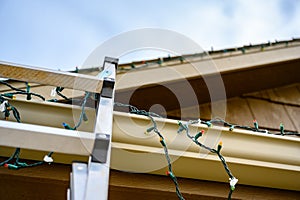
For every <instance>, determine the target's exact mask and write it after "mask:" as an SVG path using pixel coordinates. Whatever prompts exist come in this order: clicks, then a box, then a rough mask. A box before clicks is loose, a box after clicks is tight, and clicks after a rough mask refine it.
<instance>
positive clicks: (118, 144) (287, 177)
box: [0, 101, 300, 190]
mask: <svg viewBox="0 0 300 200" xmlns="http://www.w3.org/2000/svg"><path fill="white" fill-rule="evenodd" d="M10 103H11V104H12V105H14V106H16V107H17V108H18V109H19V111H20V113H21V117H22V120H23V122H24V123H25V124H18V123H16V122H7V121H2V120H1V121H0V146H3V147H4V146H6V147H21V148H25V149H31V150H38V151H54V152H56V153H60V154H54V155H57V157H56V159H55V161H56V162H63V163H64V162H66V161H65V160H64V159H63V157H60V155H81V156H84V157H87V156H88V155H89V152H91V149H92V144H93V139H94V135H93V134H92V133H91V132H90V131H91V128H90V126H91V124H94V120H95V119H94V114H93V109H87V114H88V117H89V124H90V125H87V124H84V125H83V127H82V130H80V131H70V130H64V129H62V128H58V127H60V123H61V122H62V121H60V120H61V118H60V115H62V114H63V120H64V121H65V122H70V121H72V120H73V115H72V106H70V105H64V104H55V103H43V102H33V101H10ZM32 108H35V110H33V109H32ZM51 110H52V111H51ZM79 110H80V107H77V106H73V111H74V113H76V112H78V111H79ZM59 111H62V112H59ZM32 116H34V117H32ZM45 118H47V119H48V121H47V122H45V121H42V120H43V119H45ZM38 119H41V121H39V120H38ZM156 120H157V125H158V128H159V129H160V131H161V133H162V134H163V135H164V137H165V141H166V144H167V146H168V148H169V154H170V156H171V159H172V160H173V161H175V162H174V163H173V167H174V172H175V174H176V175H177V176H180V177H186V178H195V179H201V180H211V181H224V182H227V181H228V177H227V174H226V173H225V171H224V169H223V167H222V165H221V162H220V161H219V159H218V158H217V157H216V156H215V155H211V154H207V151H205V150H202V151H201V154H200V153H199V150H200V149H199V147H198V146H196V145H195V144H192V143H191V141H190V140H189V139H188V138H187V137H186V136H185V133H181V134H178V133H177V128H178V125H177V121H176V120H170V119H162V118H157V119H156ZM32 121H35V122H37V123H39V122H40V123H41V124H37V125H28V124H26V123H32ZM46 123H47V124H48V125H47V126H45V124H46ZM113 123H114V124H113V145H112V147H113V149H112V161H111V168H113V169H118V170H123V171H131V172H146V173H154V174H165V167H166V160H165V157H164V154H163V150H162V147H161V145H160V142H159V138H158V137H157V136H156V135H155V134H154V133H150V135H146V134H145V133H144V132H145V130H146V129H147V128H149V127H150V126H151V123H150V121H149V119H148V118H146V117H143V116H137V115H132V114H127V113H121V112H114V122H113ZM41 125H43V126H41ZM49 126H51V127H49ZM202 129H204V130H205V131H206V133H205V134H204V136H203V137H201V138H200V139H199V141H200V142H202V143H204V144H206V145H207V146H210V147H213V148H215V147H216V145H217V144H218V143H219V141H222V142H223V148H222V150H221V153H222V154H223V156H224V157H225V159H226V161H227V163H228V165H229V167H230V169H231V171H232V173H233V174H234V176H236V177H237V178H238V179H239V183H242V184H248V185H255V186H264V187H274V188H282V189H291V190H300V148H299V147H300V138H298V137H288V136H277V135H269V134H261V133H254V132H250V131H245V130H238V129H235V130H234V131H229V130H228V128H223V127H211V128H207V126H205V125H202V124H199V125H194V126H191V134H194V133H196V132H197V131H199V130H202ZM0 152H1V156H10V155H9V154H7V153H6V154H2V153H3V152H5V151H2V150H1V151H0ZM34 152H36V151H32V155H31V154H27V156H25V157H24V158H28V159H32V158H35V159H36V157H35V156H34Z"/></svg>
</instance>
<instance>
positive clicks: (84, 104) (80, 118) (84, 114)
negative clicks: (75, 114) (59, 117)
mask: <svg viewBox="0 0 300 200" xmlns="http://www.w3.org/2000/svg"><path fill="white" fill-rule="evenodd" d="M90 94H91V93H89V92H86V93H85V95H84V98H83V102H82V104H81V113H80V116H79V120H78V122H77V124H76V125H75V126H74V127H71V126H70V125H69V124H67V123H65V122H63V123H62V125H63V127H64V128H65V129H68V130H77V128H78V127H79V126H80V125H81V123H82V121H85V122H86V121H88V117H87V116H86V113H85V106H86V103H87V99H88V98H89V97H90Z"/></svg>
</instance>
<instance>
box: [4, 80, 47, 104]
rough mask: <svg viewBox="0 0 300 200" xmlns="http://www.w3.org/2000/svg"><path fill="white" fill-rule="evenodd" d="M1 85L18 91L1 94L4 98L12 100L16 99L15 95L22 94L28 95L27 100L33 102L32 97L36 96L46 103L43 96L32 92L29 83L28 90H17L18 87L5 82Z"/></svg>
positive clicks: (27, 84)
mask: <svg viewBox="0 0 300 200" xmlns="http://www.w3.org/2000/svg"><path fill="white" fill-rule="evenodd" d="M0 83H1V84H3V85H6V86H7V87H9V88H11V89H12V90H15V91H16V92H9V93H4V94H1V96H2V97H7V98H10V99H14V98H15V95H18V94H21V95H26V99H27V100H31V98H32V96H36V97H38V98H40V99H42V100H43V101H45V97H43V96H42V95H40V94H37V93H33V92H30V88H31V85H30V84H29V83H25V84H26V90H22V89H19V88H16V87H14V86H12V85H11V84H9V83H7V82H5V81H0Z"/></svg>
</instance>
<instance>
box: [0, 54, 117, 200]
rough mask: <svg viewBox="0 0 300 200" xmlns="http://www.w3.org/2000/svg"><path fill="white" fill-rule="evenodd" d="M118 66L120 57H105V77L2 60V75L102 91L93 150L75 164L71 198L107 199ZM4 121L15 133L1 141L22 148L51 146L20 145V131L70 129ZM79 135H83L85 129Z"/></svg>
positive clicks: (50, 132) (51, 133)
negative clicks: (16, 125)
mask: <svg viewBox="0 0 300 200" xmlns="http://www.w3.org/2000/svg"><path fill="white" fill-rule="evenodd" d="M117 66H118V59H116V58H110V57H105V59H104V64H103V71H102V73H101V74H102V77H99V76H98V77H92V76H87V75H81V74H74V73H67V72H61V71H54V70H46V69H39V68H35V67H30V66H22V65H17V64H12V63H5V62H0V77H2V78H9V79H14V80H19V81H26V82H32V83H39V84H43V85H52V86H59V87H66V88H71V89H77V90H82V91H87V92H92V93H96V94H98V95H96V96H98V102H97V105H98V106H97V110H96V123H95V128H94V135H93V136H94V137H93V139H94V140H93V141H94V146H93V150H92V152H90V153H91V154H90V156H89V162H88V163H77V162H74V163H73V164H72V173H71V176H70V188H69V189H68V193H67V198H68V199H69V200H94V199H100V200H104V199H107V197H108V185H109V169H110V153H111V138H112V137H111V135H112V119H113V106H114V93H115V78H116V70H117ZM0 122H1V123H0V128H1V129H5V130H6V131H5V132H6V133H7V134H11V135H13V136H9V137H7V138H3V140H2V141H3V142H1V144H2V145H5V142H7V143H8V144H9V146H14V147H21V148H30V149H34V147H38V149H36V150H48V148H47V147H41V146H39V145H38V144H32V143H24V144H22V145H20V143H19V142H18V140H16V139H15V137H18V136H20V135H23V136H24V134H26V133H28V134H37V133H38V134H40V135H41V134H43V133H45V135H47V136H46V137H48V138H49V137H52V136H54V132H56V131H62V132H63V135H66V133H65V132H66V131H67V130H64V129H59V128H52V127H45V126H39V125H31V124H22V125H21V126H19V127H15V126H14V124H13V123H14V122H4V121H0ZM24 129H25V131H24ZM43 130H44V131H43ZM82 133H83V135H86V134H85V132H82ZM78 135H81V133H79V134H78ZM7 136H8V135H7ZM54 137H55V136H54ZM77 137H78V136H77ZM77 137H75V136H74V135H73V136H70V138H71V139H73V138H75V140H76V141H77V140H78V138H77ZM79 139H80V138H79ZM90 139H91V137H90V136H86V138H83V140H88V141H90ZM6 146H7V145H6ZM33 146H34V147H33ZM55 150H56V149H53V151H55Z"/></svg>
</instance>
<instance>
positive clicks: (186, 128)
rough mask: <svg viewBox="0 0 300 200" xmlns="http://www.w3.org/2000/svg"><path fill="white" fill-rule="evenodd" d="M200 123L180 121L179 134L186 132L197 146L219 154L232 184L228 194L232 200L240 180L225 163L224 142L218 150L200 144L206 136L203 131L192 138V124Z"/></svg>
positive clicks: (197, 122) (219, 145)
mask: <svg viewBox="0 0 300 200" xmlns="http://www.w3.org/2000/svg"><path fill="white" fill-rule="evenodd" d="M200 122H201V120H190V121H188V122H186V123H185V124H184V123H183V122H180V121H179V122H178V125H179V128H178V130H177V133H181V132H183V131H185V132H186V135H187V137H188V138H190V139H191V140H192V141H193V142H194V143H195V144H197V145H198V146H199V147H201V148H204V149H206V150H208V151H210V152H211V153H214V154H217V155H218V157H219V159H220V161H221V162H222V164H223V167H224V169H225V171H226V173H227V174H228V176H229V181H230V182H229V184H230V191H229V193H228V199H231V195H232V192H233V191H234V189H235V185H236V183H237V182H238V179H237V178H235V177H234V176H233V174H232V173H231V171H230V169H229V167H228V165H227V163H226V161H225V158H224V157H223V155H222V154H221V149H222V142H220V143H219V144H218V147H217V149H214V148H210V147H208V146H206V145H204V144H203V143H201V142H199V140H198V139H199V138H200V137H201V136H202V135H203V134H204V130H201V131H200V132H198V133H197V134H196V135H195V136H192V135H191V134H190V129H189V125H191V124H199V123H200Z"/></svg>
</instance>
